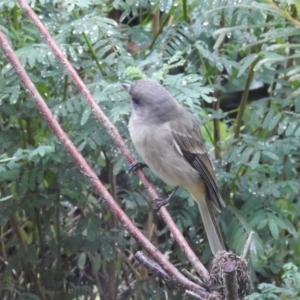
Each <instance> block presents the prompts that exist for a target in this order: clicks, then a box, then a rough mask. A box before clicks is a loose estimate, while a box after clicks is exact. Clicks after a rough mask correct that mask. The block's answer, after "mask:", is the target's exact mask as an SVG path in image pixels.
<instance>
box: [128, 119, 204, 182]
mask: <svg viewBox="0 0 300 300" xmlns="http://www.w3.org/2000/svg"><path fill="white" fill-rule="evenodd" d="M129 132H130V137H131V140H132V142H133V144H134V146H135V148H136V150H137V152H138V154H139V155H140V156H141V158H142V159H143V160H144V162H145V163H146V164H147V165H148V166H149V168H150V169H151V170H152V172H153V173H154V174H156V175H157V176H158V177H160V178H161V179H162V180H163V181H164V182H166V183H167V184H169V185H171V186H182V187H188V186H189V185H191V184H194V183H195V182H197V181H198V180H199V174H198V172H197V171H196V170H194V169H193V168H192V167H191V166H190V164H189V163H188V162H187V161H186V159H185V158H184V157H183V156H182V154H180V152H179V151H178V149H176V145H175V142H174V140H173V138H172V135H171V132H170V130H169V127H168V126H167V124H163V125H158V126H155V125H149V124H147V125H144V124H139V125H136V124H135V122H129Z"/></svg>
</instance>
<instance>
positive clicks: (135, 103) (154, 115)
mask: <svg viewBox="0 0 300 300" xmlns="http://www.w3.org/2000/svg"><path fill="white" fill-rule="evenodd" d="M123 87H124V88H125V90H126V91H127V92H128V93H129V95H130V104H131V118H134V119H136V120H137V121H138V120H140V121H141V122H148V123H154V124H159V123H163V122H167V121H169V120H171V119H172V118H173V117H174V114H176V113H177V108H178V106H179V104H178V103H177V101H176V100H175V99H174V98H173V97H172V96H171V94H170V93H169V92H168V91H167V90H166V89H165V88H164V87H163V86H161V85H160V84H159V83H157V82H155V81H153V80H150V79H141V80H137V81H135V82H134V83H133V84H131V85H128V84H123Z"/></svg>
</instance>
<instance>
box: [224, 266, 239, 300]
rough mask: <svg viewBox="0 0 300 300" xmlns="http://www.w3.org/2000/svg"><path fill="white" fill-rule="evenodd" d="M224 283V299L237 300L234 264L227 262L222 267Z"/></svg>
mask: <svg viewBox="0 0 300 300" xmlns="http://www.w3.org/2000/svg"><path fill="white" fill-rule="evenodd" d="M223 268H224V269H223V271H224V281H225V297H226V298H225V299H226V300H238V283H237V276H236V267H235V263H234V262H231V261H230V262H227V263H226V264H225V265H224V266H223Z"/></svg>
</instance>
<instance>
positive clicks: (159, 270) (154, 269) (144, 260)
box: [134, 251, 172, 282]
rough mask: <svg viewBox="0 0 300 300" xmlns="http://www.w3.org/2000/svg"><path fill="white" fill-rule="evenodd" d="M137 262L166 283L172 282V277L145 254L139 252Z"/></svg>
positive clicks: (136, 255)
mask: <svg viewBox="0 0 300 300" xmlns="http://www.w3.org/2000/svg"><path fill="white" fill-rule="evenodd" d="M134 257H135V258H136V260H137V261H139V262H140V263H141V264H143V265H144V266H145V267H147V268H148V269H149V270H150V271H151V272H153V273H155V274H156V275H158V276H159V277H161V278H162V279H163V280H164V281H166V282H170V281H172V279H171V277H170V276H169V275H168V274H167V273H166V272H165V271H164V270H163V269H162V268H161V267H160V266H159V265H158V264H157V263H156V262H154V261H151V260H150V259H149V258H148V257H147V256H145V255H144V253H143V252H141V251H138V252H137V253H136V254H135V256H134Z"/></svg>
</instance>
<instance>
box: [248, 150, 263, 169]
mask: <svg viewBox="0 0 300 300" xmlns="http://www.w3.org/2000/svg"><path fill="white" fill-rule="evenodd" d="M259 160H260V152H259V151H257V152H256V153H255V154H254V156H253V158H252V160H251V161H250V163H249V166H250V167H251V169H252V170H255V169H256V168H257V166H258V165H259Z"/></svg>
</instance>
